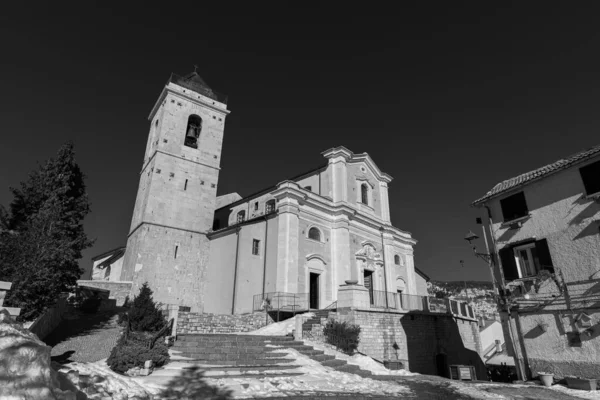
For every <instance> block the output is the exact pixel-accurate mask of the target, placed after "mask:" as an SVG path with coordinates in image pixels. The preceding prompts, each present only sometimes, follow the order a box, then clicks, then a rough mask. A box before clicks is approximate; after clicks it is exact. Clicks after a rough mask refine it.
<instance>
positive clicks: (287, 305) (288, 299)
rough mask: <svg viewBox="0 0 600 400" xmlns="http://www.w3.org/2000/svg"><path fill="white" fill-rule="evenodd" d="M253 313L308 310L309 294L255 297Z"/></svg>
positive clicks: (262, 295)
mask: <svg viewBox="0 0 600 400" xmlns="http://www.w3.org/2000/svg"><path fill="white" fill-rule="evenodd" d="M252 303H253V306H252V310H253V311H288V312H293V313H296V312H299V311H305V310H308V303H309V302H308V293H287V292H270V293H264V294H257V295H254V299H253V302H252Z"/></svg>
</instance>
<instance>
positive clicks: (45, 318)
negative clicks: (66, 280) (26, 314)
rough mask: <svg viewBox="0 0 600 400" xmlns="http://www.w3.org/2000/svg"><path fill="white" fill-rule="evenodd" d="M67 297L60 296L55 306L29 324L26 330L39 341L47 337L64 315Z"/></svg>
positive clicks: (64, 295) (65, 295) (64, 294)
mask: <svg viewBox="0 0 600 400" xmlns="http://www.w3.org/2000/svg"><path fill="white" fill-rule="evenodd" d="M67 296H68V295H67V294H66V293H63V294H61V295H60V297H59V298H58V300H57V301H56V304H55V305H54V306H53V307H50V308H49V309H47V310H46V311H44V313H43V314H42V315H40V316H39V317H38V318H37V319H36V320H35V321H33V322H31V323H30V324H29V326H28V327H27V329H29V331H30V332H32V333H35V334H36V335H37V337H38V338H39V339H40V340H43V339H44V338H45V337H46V336H48V334H50V333H51V332H52V331H53V330H54V329H55V328H56V327H57V326H58V324H60V322H61V321H62V317H63V315H64V313H65V312H66V311H67V308H68V305H67Z"/></svg>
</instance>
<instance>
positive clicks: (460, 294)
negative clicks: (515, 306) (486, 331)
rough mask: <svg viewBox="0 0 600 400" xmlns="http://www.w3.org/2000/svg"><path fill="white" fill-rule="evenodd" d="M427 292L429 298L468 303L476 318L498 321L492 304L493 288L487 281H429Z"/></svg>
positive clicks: (494, 304)
mask: <svg viewBox="0 0 600 400" xmlns="http://www.w3.org/2000/svg"><path fill="white" fill-rule="evenodd" d="M427 291H428V292H429V295H430V296H433V297H437V298H441V299H452V300H462V301H468V303H469V304H470V305H471V306H472V307H473V310H474V311H475V314H476V315H477V317H478V318H479V317H481V318H483V319H496V320H499V319H500V316H499V314H498V310H497V307H496V303H495V302H494V296H493V295H494V287H493V285H492V282H487V281H466V290H465V281H448V282H443V281H429V282H428V283H427Z"/></svg>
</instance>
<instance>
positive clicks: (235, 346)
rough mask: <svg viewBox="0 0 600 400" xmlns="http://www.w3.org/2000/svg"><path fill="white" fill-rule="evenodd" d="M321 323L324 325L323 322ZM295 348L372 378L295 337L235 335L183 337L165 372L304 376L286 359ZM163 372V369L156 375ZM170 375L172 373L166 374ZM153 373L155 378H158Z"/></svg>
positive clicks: (340, 369)
mask: <svg viewBox="0 0 600 400" xmlns="http://www.w3.org/2000/svg"><path fill="white" fill-rule="evenodd" d="M319 323H320V322H319ZM286 348H289V349H294V350H296V351H298V352H299V353H300V354H303V355H305V356H307V357H309V358H311V359H313V360H316V361H318V362H319V363H321V364H322V365H324V366H327V367H331V368H333V369H335V370H337V371H341V372H348V373H353V374H356V375H360V376H362V377H370V376H371V372H370V371H365V370H361V369H360V368H359V367H358V366H356V365H350V364H348V363H347V362H346V361H344V360H338V359H336V358H335V356H332V355H326V354H325V353H324V352H323V351H321V350H315V349H314V348H313V347H312V346H307V345H305V344H304V343H303V342H299V341H295V340H294V338H293V337H291V336H254V335H232V334H185V335H179V336H178V337H177V340H176V342H175V344H174V346H173V347H171V350H173V351H175V352H176V353H175V354H177V357H173V358H174V360H173V361H174V362H172V363H170V364H168V365H167V366H166V367H165V369H166V370H169V369H173V368H176V369H182V368H186V365H187V366H188V367H191V366H193V365H195V366H199V367H200V368H202V369H203V370H205V371H206V375H205V376H207V377H210V376H214V377H216V376H227V378H234V377H253V378H257V377H263V376H293V375H302V373H301V372H299V371H298V367H299V365H297V364H294V363H295V361H296V360H295V359H293V358H284V356H286V353H284V352H282V350H283V349H286ZM156 373H159V374H160V373H161V372H160V370H158V371H155V373H154V374H156ZM163 373H166V374H168V372H163ZM154 374H153V375H154Z"/></svg>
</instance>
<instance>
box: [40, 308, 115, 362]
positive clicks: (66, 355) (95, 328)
mask: <svg viewBox="0 0 600 400" xmlns="http://www.w3.org/2000/svg"><path fill="white" fill-rule="evenodd" d="M120 311H121V309H120V308H118V309H116V310H111V311H102V312H98V313H96V314H86V313H79V312H77V313H75V312H74V313H71V314H68V315H66V316H65V319H64V320H63V321H62V322H61V323H60V324H59V326H58V327H57V328H56V329H55V330H54V331H53V332H52V333H51V334H50V335H48V336H47V337H46V338H45V339H44V342H45V343H46V344H47V345H48V346H51V347H52V353H51V355H52V359H53V360H54V361H57V362H60V363H62V364H64V363H67V362H71V361H77V362H95V361H99V360H101V359H103V358H108V356H109V355H110V351H111V350H112V348H113V347H114V346H115V344H116V342H117V340H118V339H119V336H120V334H121V327H119V326H118V325H117V317H118V313H119V312H120Z"/></svg>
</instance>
